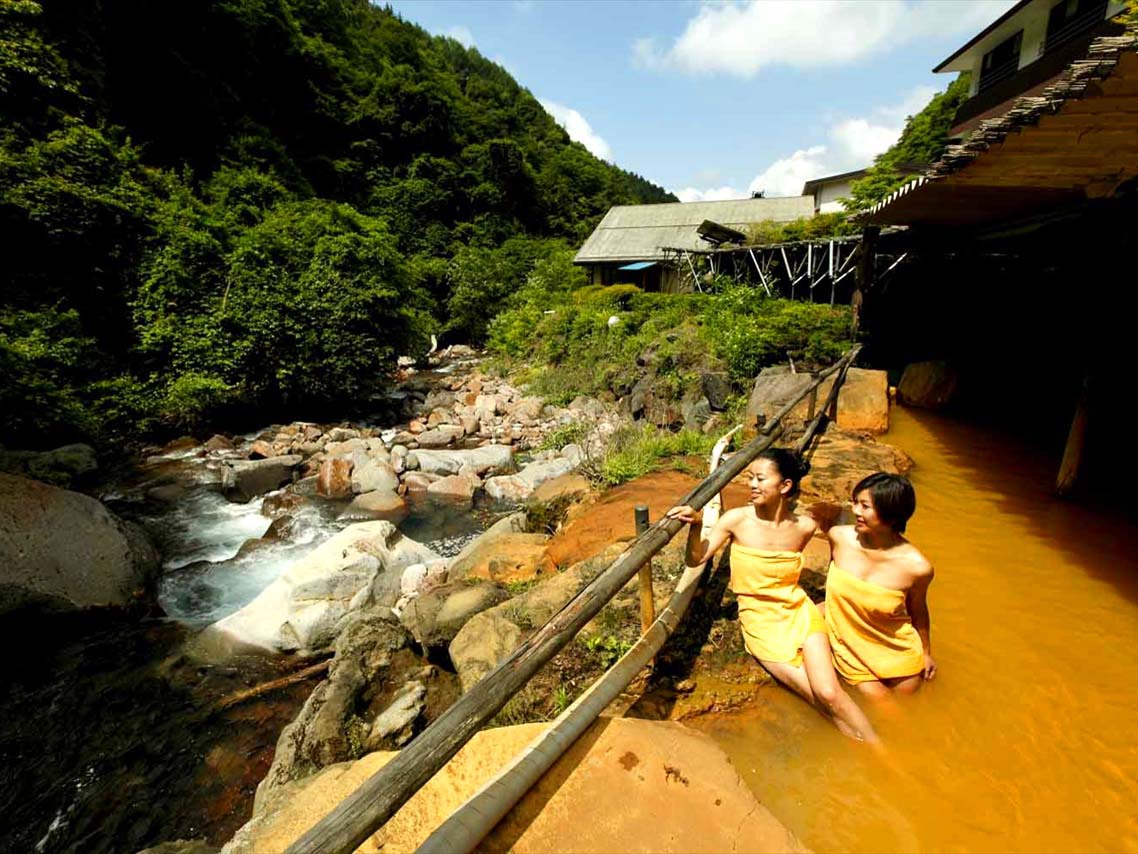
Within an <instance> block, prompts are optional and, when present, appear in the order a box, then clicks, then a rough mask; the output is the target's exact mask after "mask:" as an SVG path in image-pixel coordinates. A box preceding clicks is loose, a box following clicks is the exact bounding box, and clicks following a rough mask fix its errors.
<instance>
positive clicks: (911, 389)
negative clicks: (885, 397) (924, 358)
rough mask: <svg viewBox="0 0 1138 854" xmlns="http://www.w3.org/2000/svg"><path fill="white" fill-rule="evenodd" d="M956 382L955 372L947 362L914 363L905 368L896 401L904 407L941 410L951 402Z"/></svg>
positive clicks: (957, 379)
mask: <svg viewBox="0 0 1138 854" xmlns="http://www.w3.org/2000/svg"><path fill="white" fill-rule="evenodd" d="M958 382H959V377H958V376H957V373H956V370H955V369H954V368H953V367H952V366H951V365H950V364H948V363H947V362H914V363H913V364H911V365H906V366H905V372H904V373H903V374H902V375H901V383H900V384H899V385H898V386H897V399H898V400H899V401H901V403H903V404H905V405H906V406H920V407H923V408H925V409H943V408H944V407H946V406H948V405H949V404H950V403H951V402H952V398H953V395H955V394H956V387H957V384H958Z"/></svg>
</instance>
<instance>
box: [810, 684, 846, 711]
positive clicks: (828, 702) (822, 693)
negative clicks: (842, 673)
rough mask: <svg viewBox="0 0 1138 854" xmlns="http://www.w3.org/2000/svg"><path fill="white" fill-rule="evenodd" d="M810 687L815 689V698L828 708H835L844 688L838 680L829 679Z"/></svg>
mask: <svg viewBox="0 0 1138 854" xmlns="http://www.w3.org/2000/svg"><path fill="white" fill-rule="evenodd" d="M810 687H811V689H812V690H813V691H814V699H815V700H817V701H818V702H819V703H821V704H822V705H823V706H825V707H826V708H827V709H833V708H834V707H835V706H836V705H837V704H838V703H839V702H840V700H841V696H842V689H841V687H840V686H839V685H838V683H837V682H834V681H830V680H827V681H825V682H824V683H822V684H821V685H811V686H810Z"/></svg>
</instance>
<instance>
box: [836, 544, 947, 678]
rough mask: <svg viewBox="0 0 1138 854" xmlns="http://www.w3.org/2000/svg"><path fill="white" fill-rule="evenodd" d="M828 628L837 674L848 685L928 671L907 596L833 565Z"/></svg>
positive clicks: (902, 592)
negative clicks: (910, 614) (911, 617)
mask: <svg viewBox="0 0 1138 854" xmlns="http://www.w3.org/2000/svg"><path fill="white" fill-rule="evenodd" d="M826 628H827V630H828V631H829V633H830V647H831V649H832V650H833V652H834V668H835V669H836V670H837V671H838V673H840V674H841V676H842V678H843V679H845V680H846V681H847V682H870V681H873V680H881V679H895V678H897V677H900V676H913V675H914V674H917V673H920V672H921V671H922V670H923V669H924V666H925V654H924V648H923V647H922V645H921V637H920V635H918V634H917V630H916V629H915V628H914V627H913V621H912V619H910V617H909V610H908V607H907V605H906V603H905V593H904V591H902V590H892V589H890V588H888V587H882V586H881V585H879V584H873V583H872V582H869V581H863V580H862V579H860V578H858V577H857V576H854V575H850V574H849V573H848V572H846V571H845V570H843V569H841V568H839V567H838V565H837V564H835V563H833V562H831V563H830V573H829V575H828V576H827V578H826Z"/></svg>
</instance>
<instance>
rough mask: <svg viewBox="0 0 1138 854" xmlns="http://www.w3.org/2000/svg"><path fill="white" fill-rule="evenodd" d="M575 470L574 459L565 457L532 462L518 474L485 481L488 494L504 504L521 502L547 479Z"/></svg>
mask: <svg viewBox="0 0 1138 854" xmlns="http://www.w3.org/2000/svg"><path fill="white" fill-rule="evenodd" d="M572 470H573V460H572V459H566V458H565V457H558V458H557V459H552V460H546V461H543V462H534V463H530V464H529V465H528V466H526V467H525V468H524V469H522V470H521V471H520V472H518V473H517V474H512V475H504V476H502V477H492V478H490V479H489V480H487V481H486V483H485V488H486V494H487V495H488V496H489V497H490V498H492V499H493V500H494V501H497V502H499V503H502V504H520V503H521V502H523V501H525V500H526V499H527V498H529V497H530V496H531V495H532V494H533V491H534V490H535V489H537V487H538V486H540V485H541V484H543V483H545V481H547V480H552V479H553V478H555V477H557V476H558V475H562V474H565V473H566V472H569V471H572Z"/></svg>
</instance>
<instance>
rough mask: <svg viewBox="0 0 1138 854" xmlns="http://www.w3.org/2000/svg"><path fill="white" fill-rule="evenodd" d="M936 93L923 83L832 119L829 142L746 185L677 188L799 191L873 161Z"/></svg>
mask: <svg viewBox="0 0 1138 854" xmlns="http://www.w3.org/2000/svg"><path fill="white" fill-rule="evenodd" d="M934 94H936V90H935V89H933V88H932V87H930V86H918V87H917V88H916V89H914V90H913V91H911V92H910V93H909V94H907V95H906V96H905V97H904V98H903V99H902V100H901V101H900V102H899V103H897V104H892V105H889V106H884V107H877V108H876V109H874V110H873V111H872V113H871V115H870V116H869V117H868V118H865V117H862V118H845V119H840V120H838V121H836V122H834V123H833V124H831V125H830V127H829V129H828V131H827V134H826V142H824V143H819V144H817V145H812V146H810V147H809V148H802V149H799V150H798V151H795V152H794V153H793V154H791V155H789V156H788V157H781V158H779V159H778V160H776V161H775V162H774V163H772V164H770V166H768V167H767V168H766V169H764V170H763V171H762V172H760V173H759V174H758V175H756V176H755V177H754V179H753V180H752V181H751V183H750V184H749V185H748V186H747V189H746V190H745V191H738V190H735V189H734V188H732V187H715V188H711V189H707V190H701V189H699V188H697V187H685V188H684V189H682V190H674V191H673V192H674V193H675V194H676V196H677V197H678V198H679V199H680V201H682V202H694V201H710V200H713V199H745V198H749V197H750V195H751V193H754V192H758V191H760V190H761V191H762V192H763V193H765V194H766V195H767V196H797V195H800V194H801V193H802V185H803V184H805V183H806V182H807V181H809V180H811V179H813V178H821V177H822V176H824V175H834V174H837V173H839V172H850V171H852V170H854V169H861V168H863V167H865V166H869V165H871V164H872V163H873V158H875V157H876V156H877V155H878V154H880V153H881V152H883V151H885V149H887V148H889V146H891V145H892V144H893V143H894V142H896V141H897V138H898V137H899V136H900V135H901V131H902V130H903V129H904V127H905V119H906V118H907V117H909V116H911V115H913V114H914V113H918V112H920V111H921V109H922V108H923V107H924V106H925V105H926V104H927V103H928V102H929V99H930V98H932V96H933V95H934Z"/></svg>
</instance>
